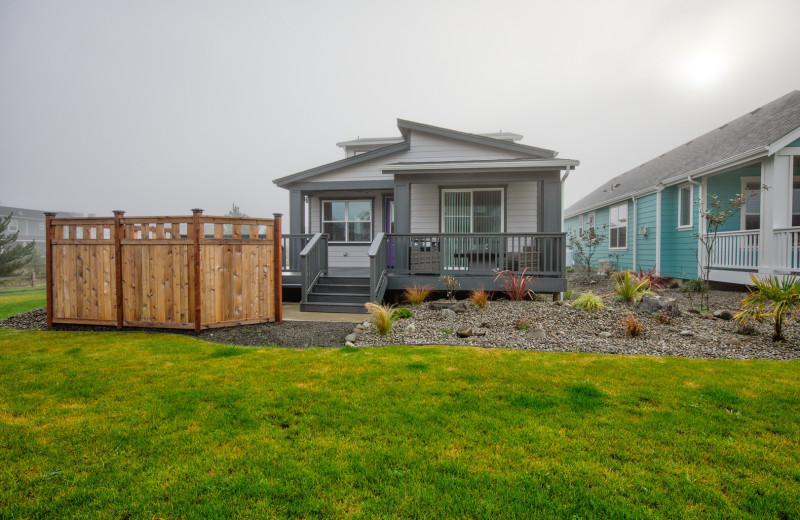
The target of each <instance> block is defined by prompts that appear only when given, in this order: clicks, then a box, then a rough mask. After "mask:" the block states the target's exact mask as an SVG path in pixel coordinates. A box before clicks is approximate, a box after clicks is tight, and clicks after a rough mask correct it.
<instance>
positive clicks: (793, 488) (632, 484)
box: [0, 331, 800, 519]
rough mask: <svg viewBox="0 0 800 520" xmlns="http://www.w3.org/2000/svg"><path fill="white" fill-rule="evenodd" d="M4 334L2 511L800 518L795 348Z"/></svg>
mask: <svg viewBox="0 0 800 520" xmlns="http://www.w3.org/2000/svg"><path fill="white" fill-rule="evenodd" d="M0 345H2V347H0V468H2V469H0V518H147V519H150V518H163V519H168V518H187V519H188V518H198V519H200V518H203V519H205V518H376V517H377V518H493V519H494V518H598V519H600V518H602V519H607V518H670V519H672V518H759V519H760V518H798V517H800V498H798V497H800V427H799V425H798V418H799V417H800V363H797V362H756V361H753V362H736V361H707V360H687V359H672V358H644V357H619V356H600V355H577V354H551V353H534V352H523V351H509V350H488V349H476V348H458V347H386V348H375V349H354V348H344V349H327V350H326V349H311V350H285V349H270V348H240V347H231V346H220V345H214V344H210V343H203V342H200V341H197V340H194V339H192V338H187V337H180V336H170V335H158V334H134V333H67V332H19V331H0Z"/></svg>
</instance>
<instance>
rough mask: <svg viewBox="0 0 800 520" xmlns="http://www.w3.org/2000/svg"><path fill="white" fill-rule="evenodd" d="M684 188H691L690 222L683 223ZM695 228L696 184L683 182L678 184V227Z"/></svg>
mask: <svg viewBox="0 0 800 520" xmlns="http://www.w3.org/2000/svg"><path fill="white" fill-rule="evenodd" d="M683 190H689V223H688V224H681V215H682V214H683V196H682V194H683ZM692 228H694V186H693V185H691V184H681V185H680V186H678V229H692Z"/></svg>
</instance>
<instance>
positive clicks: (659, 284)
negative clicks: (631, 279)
mask: <svg viewBox="0 0 800 520" xmlns="http://www.w3.org/2000/svg"><path fill="white" fill-rule="evenodd" d="M636 277H637V278H639V279H640V280H644V279H647V281H648V282H649V284H650V289H664V288H665V287H666V286H667V281H666V280H665V279H664V278H662V277H660V276H658V275H657V274H656V268H655V267H653V268H652V269H650V270H649V271H642V270H641V269H639V273H638V274H637V275H636Z"/></svg>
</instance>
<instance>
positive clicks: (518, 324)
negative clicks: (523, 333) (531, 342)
mask: <svg viewBox="0 0 800 520" xmlns="http://www.w3.org/2000/svg"><path fill="white" fill-rule="evenodd" d="M530 326H531V324H530V322H529V321H528V320H525V319H522V318H520V319H518V320H517V321H515V322H514V328H515V329H517V330H528V328H529V327H530Z"/></svg>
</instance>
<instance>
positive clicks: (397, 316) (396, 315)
mask: <svg viewBox="0 0 800 520" xmlns="http://www.w3.org/2000/svg"><path fill="white" fill-rule="evenodd" d="M413 315H414V313H413V312H411V311H410V310H408V309H406V308H405V307H402V308H400V309H395V310H394V311H392V321H397V320H403V319H406V318H410V317H412V316H413Z"/></svg>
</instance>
